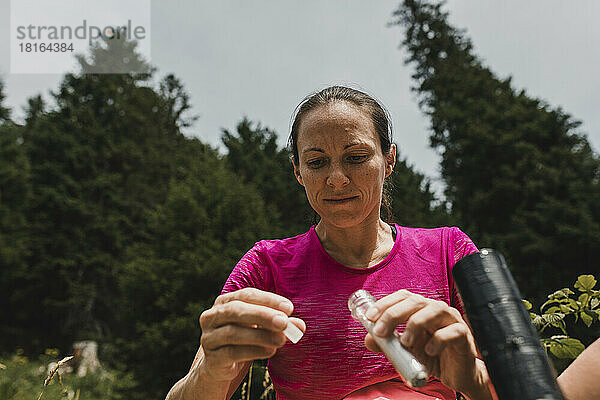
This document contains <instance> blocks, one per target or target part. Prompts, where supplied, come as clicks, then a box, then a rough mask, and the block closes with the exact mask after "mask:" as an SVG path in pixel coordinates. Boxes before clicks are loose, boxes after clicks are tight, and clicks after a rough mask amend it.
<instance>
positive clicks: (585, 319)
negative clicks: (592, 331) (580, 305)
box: [579, 311, 593, 328]
mask: <svg viewBox="0 0 600 400" xmlns="http://www.w3.org/2000/svg"><path fill="white" fill-rule="evenodd" d="M579 315H581V320H582V321H583V323H584V324H585V325H586V326H587V327H588V328H589V327H590V326H591V325H592V321H593V318H592V317H591V316H589V315H588V314H587V313H585V312H584V311H582V312H580V313H579Z"/></svg>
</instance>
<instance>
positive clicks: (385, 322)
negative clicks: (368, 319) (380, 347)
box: [373, 295, 428, 336]
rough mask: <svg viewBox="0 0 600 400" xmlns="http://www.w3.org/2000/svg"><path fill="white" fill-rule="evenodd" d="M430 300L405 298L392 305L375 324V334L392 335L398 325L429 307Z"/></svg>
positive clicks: (416, 297) (416, 296) (414, 296)
mask: <svg viewBox="0 0 600 400" xmlns="http://www.w3.org/2000/svg"><path fill="white" fill-rule="evenodd" d="M427 302H428V299H426V298H424V297H423V296H420V295H411V296H408V297H405V298H404V299H403V300H401V301H400V302H398V303H395V304H393V305H390V306H389V307H387V308H386V309H384V310H382V312H381V315H380V316H379V318H378V319H377V320H376V321H377V322H375V326H374V328H373V333H375V334H376V335H378V336H388V335H390V334H391V333H392V332H393V331H394V330H395V329H396V327H397V326H398V325H400V324H401V323H404V322H406V321H407V320H408V318H409V317H410V316H411V315H412V314H414V313H415V312H417V311H418V310H420V309H422V308H423V307H425V306H426V305H427Z"/></svg>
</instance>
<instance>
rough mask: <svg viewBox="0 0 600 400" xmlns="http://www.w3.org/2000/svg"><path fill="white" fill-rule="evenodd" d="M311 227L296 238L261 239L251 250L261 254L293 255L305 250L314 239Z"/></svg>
mask: <svg viewBox="0 0 600 400" xmlns="http://www.w3.org/2000/svg"><path fill="white" fill-rule="evenodd" d="M313 230H314V227H311V228H310V229H309V230H308V231H306V232H304V233H301V234H299V235H296V236H291V237H286V238H281V239H263V240H261V241H259V242H256V243H255V244H254V247H253V249H254V250H255V251H258V252H260V253H263V254H277V253H282V252H283V253H293V252H295V251H297V250H298V249H302V248H306V246H307V245H308V244H310V243H311V242H312V241H313V239H314V234H313V232H312V231H313Z"/></svg>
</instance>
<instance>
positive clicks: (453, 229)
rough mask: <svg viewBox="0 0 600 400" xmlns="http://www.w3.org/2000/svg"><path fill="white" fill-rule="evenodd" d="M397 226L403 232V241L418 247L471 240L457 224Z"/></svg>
mask: <svg viewBox="0 0 600 400" xmlns="http://www.w3.org/2000/svg"><path fill="white" fill-rule="evenodd" d="M397 227H398V229H399V231H400V232H401V235H402V240H403V242H404V243H405V244H408V243H412V244H413V245H414V246H416V247H417V248H429V247H431V246H434V245H442V246H446V245H450V244H452V245H453V244H455V243H457V242H471V239H470V238H469V237H468V236H467V235H466V234H465V233H464V232H463V231H462V230H461V229H460V228H459V227H457V226H440V227H434V228H421V227H408V226H400V225H397Z"/></svg>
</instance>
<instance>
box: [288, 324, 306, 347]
mask: <svg viewBox="0 0 600 400" xmlns="http://www.w3.org/2000/svg"><path fill="white" fill-rule="evenodd" d="M283 333H284V334H285V336H286V337H287V338H288V339H290V341H291V342H292V343H294V344H296V343H298V341H299V340H300V339H302V336H303V335H304V333H303V332H302V331H301V330H300V328H298V327H297V326H296V325H294V324H293V323H291V322H288V324H287V326H286V328H285V329H284V330H283Z"/></svg>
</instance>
